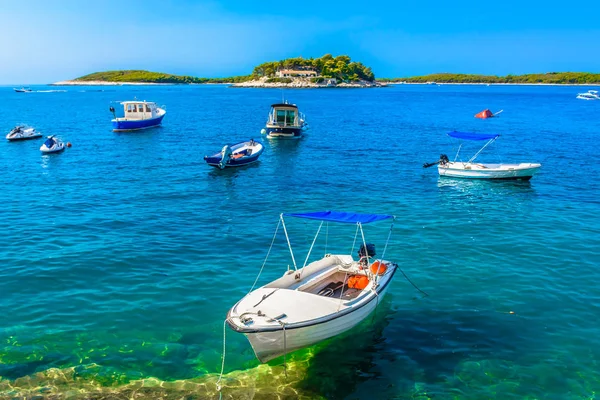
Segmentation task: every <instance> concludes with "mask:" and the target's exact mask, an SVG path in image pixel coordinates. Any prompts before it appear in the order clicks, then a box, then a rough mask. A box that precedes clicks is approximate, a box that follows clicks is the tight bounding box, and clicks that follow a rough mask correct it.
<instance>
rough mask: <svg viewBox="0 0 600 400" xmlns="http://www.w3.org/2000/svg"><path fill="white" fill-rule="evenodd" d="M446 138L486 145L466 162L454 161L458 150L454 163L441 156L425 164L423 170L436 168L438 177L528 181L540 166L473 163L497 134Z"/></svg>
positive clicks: (454, 135)
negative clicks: (434, 166) (484, 141)
mask: <svg viewBox="0 0 600 400" xmlns="http://www.w3.org/2000/svg"><path fill="white" fill-rule="evenodd" d="M448 136H450V137H453V138H456V139H462V140H487V142H486V144H485V145H484V146H483V147H482V148H481V149H480V150H479V151H478V152H477V153H475V155H474V156H473V157H471V158H470V159H469V161H467V162H462V161H456V159H457V158H458V154H459V153H460V149H461V147H462V145H461V146H459V148H458V151H457V152H456V157H454V160H455V161H450V160H449V159H448V156H447V155H445V154H442V155H441V156H440V159H439V160H438V161H436V162H434V163H427V164H424V165H423V168H429V167H431V166H433V165H437V166H438V173H439V174H440V176H447V177H452V178H468V179H497V180H499V179H506V180H507V179H512V180H517V179H518V180H526V181H527V180H529V179H531V178H532V177H533V175H535V173H536V172H537V171H538V170H539V169H540V167H541V166H542V165H541V164H537V163H519V164H481V163H476V162H474V161H475V159H476V158H477V156H478V155H479V154H480V153H481V152H482V151H483V149H485V148H486V147H487V146H488V145H490V144H491V143H493V142H494V141H495V140H496V139H498V138H499V137H500V135H497V134H480V133H470V132H456V131H454V132H450V133H448Z"/></svg>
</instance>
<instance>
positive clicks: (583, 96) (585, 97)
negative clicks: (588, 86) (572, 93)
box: [577, 90, 600, 100]
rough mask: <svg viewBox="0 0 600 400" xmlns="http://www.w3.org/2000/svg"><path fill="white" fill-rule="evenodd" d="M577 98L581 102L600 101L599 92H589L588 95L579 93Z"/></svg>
mask: <svg viewBox="0 0 600 400" xmlns="http://www.w3.org/2000/svg"><path fill="white" fill-rule="evenodd" d="M577 98H578V99H580V100H600V95H598V91H597V90H588V91H587V92H586V93H578V94H577Z"/></svg>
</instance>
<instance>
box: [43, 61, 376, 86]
mask: <svg viewBox="0 0 600 400" xmlns="http://www.w3.org/2000/svg"><path fill="white" fill-rule="evenodd" d="M207 83H227V84H231V85H232V86H234V87H266V88H270V87H277V88H281V87H295V88H331V87H342V88H343V87H351V88H352V87H355V88H363V87H381V86H385V84H383V83H380V82H377V81H376V80H375V75H374V74H373V71H372V70H371V68H370V67H367V66H365V65H363V64H362V63H360V62H354V61H352V60H351V58H350V57H349V56H345V55H341V56H337V57H333V56H332V55H331V54H325V55H324V56H323V57H320V58H302V57H297V58H288V59H285V60H281V61H271V62H266V63H263V64H260V65H258V66H256V67H254V70H253V71H252V73H251V74H250V75H242V76H233V77H228V78H197V77H194V76H187V75H173V74H167V73H162V72H150V71H145V70H119V71H105V72H95V73H92V74H89V75H85V76H82V77H80V78H76V79H73V80H68V81H61V82H56V83H54V84H53V85H56V86H63V85H149V84H207Z"/></svg>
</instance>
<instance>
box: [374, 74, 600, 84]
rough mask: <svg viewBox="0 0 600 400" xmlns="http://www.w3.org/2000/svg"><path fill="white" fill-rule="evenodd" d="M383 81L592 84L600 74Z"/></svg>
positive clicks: (455, 76)
mask: <svg viewBox="0 0 600 400" xmlns="http://www.w3.org/2000/svg"><path fill="white" fill-rule="evenodd" d="M378 81H380V82H382V83H388V84H389V83H420V84H433V83H446V84H509V85H510V84H513V85H514V84H517V85H590V84H599V83H600V74H594V73H590V72H547V73H544V74H524V75H506V76H496V75H476V74H451V73H439V74H430V75H422V76H413V77H408V78H391V79H390V78H388V79H385V78H381V79H378Z"/></svg>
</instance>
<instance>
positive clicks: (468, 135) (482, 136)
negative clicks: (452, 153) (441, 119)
mask: <svg viewBox="0 0 600 400" xmlns="http://www.w3.org/2000/svg"><path fill="white" fill-rule="evenodd" d="M448 136H450V137H453V138H456V139H464V140H490V139H495V138H497V137H498V136H500V135H498V134H496V133H473V132H457V131H452V132H448Z"/></svg>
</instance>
